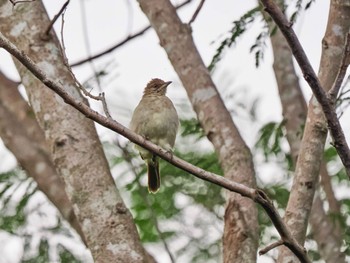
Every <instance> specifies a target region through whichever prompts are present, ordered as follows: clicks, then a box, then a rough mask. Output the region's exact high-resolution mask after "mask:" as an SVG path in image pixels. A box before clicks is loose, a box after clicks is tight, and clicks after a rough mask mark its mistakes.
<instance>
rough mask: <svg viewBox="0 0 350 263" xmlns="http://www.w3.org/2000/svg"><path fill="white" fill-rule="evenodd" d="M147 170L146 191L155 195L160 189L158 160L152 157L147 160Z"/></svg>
mask: <svg viewBox="0 0 350 263" xmlns="http://www.w3.org/2000/svg"><path fill="white" fill-rule="evenodd" d="M147 170H148V191H149V192H150V193H154V194H155V193H156V192H157V191H158V190H159V187H160V175H159V162H158V158H157V157H156V156H154V155H153V157H152V159H148V160H147Z"/></svg>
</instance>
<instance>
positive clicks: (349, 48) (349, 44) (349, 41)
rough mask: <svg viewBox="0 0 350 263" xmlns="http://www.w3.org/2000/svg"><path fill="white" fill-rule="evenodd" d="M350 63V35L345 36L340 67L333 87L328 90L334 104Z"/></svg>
mask: <svg viewBox="0 0 350 263" xmlns="http://www.w3.org/2000/svg"><path fill="white" fill-rule="evenodd" d="M349 63H350V33H348V34H347V35H346V42H345V46H344V52H343V58H342V61H341V65H340V67H339V71H338V74H337V77H336V79H335V81H334V84H333V87H332V88H331V89H330V90H329V92H328V95H329V98H330V100H331V102H332V103H335V100H336V99H337V95H338V93H339V90H340V88H341V84H342V83H343V80H344V77H345V74H346V70H347V69H348V66H349Z"/></svg>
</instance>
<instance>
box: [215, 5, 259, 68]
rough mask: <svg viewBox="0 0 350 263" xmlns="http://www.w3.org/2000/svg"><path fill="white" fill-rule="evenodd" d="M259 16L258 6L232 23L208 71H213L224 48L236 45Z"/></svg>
mask: <svg viewBox="0 0 350 263" xmlns="http://www.w3.org/2000/svg"><path fill="white" fill-rule="evenodd" d="M259 14H260V6H257V7H255V8H253V9H251V10H249V11H248V12H246V13H245V14H244V15H243V16H242V17H241V18H240V19H239V20H236V21H233V27H232V28H231V30H230V32H229V36H228V37H227V38H225V39H224V40H223V41H222V42H221V43H220V45H219V47H218V48H217V50H216V53H215V55H214V56H213V58H212V61H211V62H210V64H209V66H208V69H209V70H210V71H213V70H214V68H215V66H216V64H217V63H218V62H219V61H220V60H221V58H222V56H223V52H224V50H225V48H226V47H231V46H232V45H233V44H234V43H236V42H237V39H238V37H240V36H241V35H242V34H243V33H244V32H245V31H246V30H247V29H248V27H249V26H250V25H251V24H252V23H253V22H254V21H255V19H256V17H257V16H258V15H259Z"/></svg>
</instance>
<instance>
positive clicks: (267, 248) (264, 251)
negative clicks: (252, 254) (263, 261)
mask: <svg viewBox="0 0 350 263" xmlns="http://www.w3.org/2000/svg"><path fill="white" fill-rule="evenodd" d="M283 244H284V241H283V240H282V239H280V240H278V241H276V242H274V243H272V244H270V245H268V246H267V247H265V248H263V249H261V250H260V251H259V256H262V255H265V254H266V253H267V252H269V251H270V250H272V249H274V248H276V247H279V246H282V245H283Z"/></svg>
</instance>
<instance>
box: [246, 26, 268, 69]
mask: <svg viewBox="0 0 350 263" xmlns="http://www.w3.org/2000/svg"><path fill="white" fill-rule="evenodd" d="M268 37H269V30H268V27H267V26H265V29H264V31H263V32H261V33H260V34H259V35H258V36H257V37H256V39H255V43H254V44H253V45H252V46H251V47H250V53H254V57H255V66H256V67H259V66H260V61H261V60H262V59H264V52H265V48H266V40H267V39H268Z"/></svg>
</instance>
